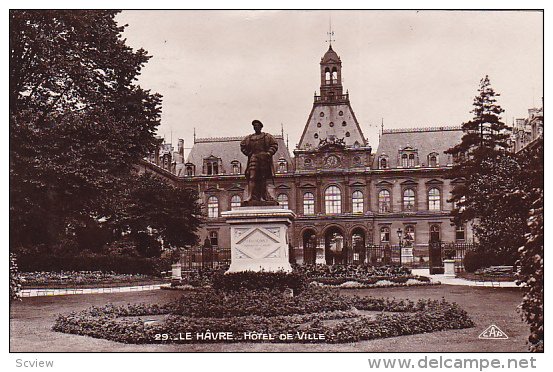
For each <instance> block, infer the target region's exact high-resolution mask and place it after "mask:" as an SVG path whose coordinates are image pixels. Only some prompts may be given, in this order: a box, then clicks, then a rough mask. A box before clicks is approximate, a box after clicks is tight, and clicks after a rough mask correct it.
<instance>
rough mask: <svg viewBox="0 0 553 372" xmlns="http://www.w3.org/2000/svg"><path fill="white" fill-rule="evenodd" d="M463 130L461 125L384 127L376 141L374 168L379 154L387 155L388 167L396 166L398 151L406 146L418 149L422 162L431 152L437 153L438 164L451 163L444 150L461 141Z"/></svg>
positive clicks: (449, 156)
mask: <svg viewBox="0 0 553 372" xmlns="http://www.w3.org/2000/svg"><path fill="white" fill-rule="evenodd" d="M462 136H463V131H462V130H461V127H460V126H459V127H431V128H409V129H385V130H384V131H383V133H382V136H381V137H380V142H379V143H378V150H377V152H376V156H375V157H374V162H375V163H374V168H378V160H379V159H380V155H382V154H386V155H388V162H389V163H388V167H389V168H396V167H397V166H398V151H399V150H401V149H404V148H406V147H408V146H410V147H412V148H413V149H414V150H418V154H419V159H420V162H421V166H422V164H425V165H428V164H427V157H428V155H429V154H430V153H432V152H437V153H438V155H439V162H440V165H445V164H446V163H447V164H451V162H452V161H451V155H446V154H444V151H446V150H447V149H449V148H451V147H453V146H455V145H456V144H458V143H460V142H461V137H462Z"/></svg>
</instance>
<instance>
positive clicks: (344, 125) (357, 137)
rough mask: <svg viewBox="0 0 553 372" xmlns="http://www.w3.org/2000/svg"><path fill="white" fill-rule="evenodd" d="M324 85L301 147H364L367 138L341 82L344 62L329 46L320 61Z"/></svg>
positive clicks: (315, 100)
mask: <svg viewBox="0 0 553 372" xmlns="http://www.w3.org/2000/svg"><path fill="white" fill-rule="evenodd" d="M320 78H321V85H320V90H319V92H320V93H319V95H317V94H316V93H315V96H314V101H313V108H312V109H311V113H310V114H309V119H308V120H307V124H306V125H305V128H304V130H303V134H302V136H301V139H300V142H299V144H298V149H299V150H313V149H316V148H318V147H320V146H321V145H323V144H327V143H341V144H342V145H343V146H345V147H357V148H358V147H365V146H367V140H366V139H365V137H364V136H363V132H362V131H361V128H360V127H359V123H358V122H357V118H356V117H355V114H354V113H353V110H352V108H351V105H350V102H349V92H347V91H346V93H344V88H343V85H342V61H341V59H340V57H339V56H338V54H337V53H336V52H335V51H334V49H333V48H332V44H330V45H329V48H328V50H327V51H326V53H325V54H324V55H323V57H322V58H321V62H320Z"/></svg>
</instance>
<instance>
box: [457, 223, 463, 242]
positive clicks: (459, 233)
mask: <svg viewBox="0 0 553 372" xmlns="http://www.w3.org/2000/svg"><path fill="white" fill-rule="evenodd" d="M455 240H465V225H457V226H456V227H455Z"/></svg>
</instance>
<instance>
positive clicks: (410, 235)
mask: <svg viewBox="0 0 553 372" xmlns="http://www.w3.org/2000/svg"><path fill="white" fill-rule="evenodd" d="M403 239H404V240H405V246H407V247H410V246H412V245H413V244H415V226H413V225H407V226H405V236H404V237H403Z"/></svg>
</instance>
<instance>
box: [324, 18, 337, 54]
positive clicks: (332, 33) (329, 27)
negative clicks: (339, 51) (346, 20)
mask: <svg viewBox="0 0 553 372" xmlns="http://www.w3.org/2000/svg"><path fill="white" fill-rule="evenodd" d="M326 34H327V35H328V40H327V43H328V46H329V48H330V49H332V42H333V41H336V40H333V39H332V37H333V36H334V31H332V17H331V16H329V17H328V32H327V33H326Z"/></svg>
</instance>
